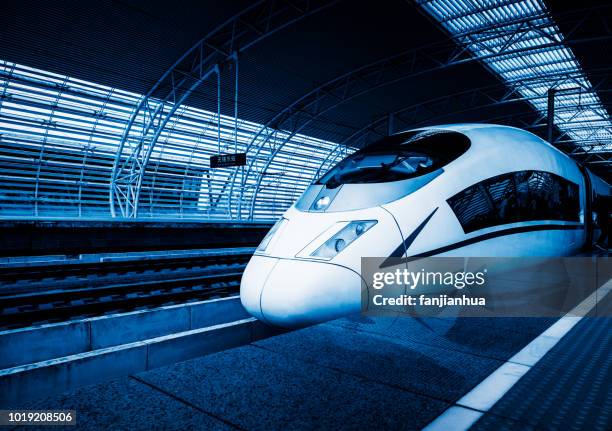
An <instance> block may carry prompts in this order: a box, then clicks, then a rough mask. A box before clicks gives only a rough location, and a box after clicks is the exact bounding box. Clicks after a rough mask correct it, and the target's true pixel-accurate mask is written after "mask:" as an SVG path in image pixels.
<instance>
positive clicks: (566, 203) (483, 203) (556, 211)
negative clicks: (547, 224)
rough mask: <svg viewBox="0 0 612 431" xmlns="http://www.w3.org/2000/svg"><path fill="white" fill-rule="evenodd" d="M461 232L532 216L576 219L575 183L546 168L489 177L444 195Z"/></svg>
mask: <svg viewBox="0 0 612 431" xmlns="http://www.w3.org/2000/svg"><path fill="white" fill-rule="evenodd" d="M447 202H448V204H449V205H450V207H451V208H452V209H453V211H454V212H455V215H456V216H457V218H458V219H459V222H460V223H461V226H462V227H463V230H464V232H465V233H469V232H473V231H476V230H479V229H484V228H487V227H491V226H497V225H502V224H508V223H516V222H521V221H535V220H562V221H579V220H580V200H579V190H578V185H576V184H574V183H572V182H570V181H568V180H566V179H564V178H561V177H560V176H558V175H555V174H552V173H550V172H542V171H521V172H512V173H509V174H504V175H499V176H497V177H493V178H489V179H487V180H484V181H482V182H480V183H478V184H474V185H473V186H470V187H468V188H467V189H465V190H463V191H462V192H459V193H457V194H456V195H455V196H453V197H451V198H450V199H448V201H447Z"/></svg>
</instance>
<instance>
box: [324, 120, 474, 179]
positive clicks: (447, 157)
mask: <svg viewBox="0 0 612 431" xmlns="http://www.w3.org/2000/svg"><path fill="white" fill-rule="evenodd" d="M469 146H470V140H469V139H468V138H467V136H465V135H463V134H461V133H457V132H450V131H445V130H427V131H420V132H405V133H400V134H397V135H393V136H389V137H387V138H383V139H382V140H380V141H378V142H375V143H374V144H372V145H369V146H368V147H366V148H364V149H361V150H359V151H357V152H355V153H353V154H352V155H350V156H348V157H347V158H346V159H344V160H342V161H341V162H340V163H338V164H337V165H336V166H334V167H333V168H332V169H330V170H329V171H328V172H327V173H326V174H325V175H323V176H322V177H321V178H319V179H318V180H317V181H316V182H315V184H321V185H325V186H326V187H327V188H330V189H333V188H336V187H338V186H340V185H342V184H366V183H385V182H391V181H400V180H406V179H410V178H415V177H419V176H421V175H425V174H427V173H429V172H433V171H435V170H437V169H440V168H442V167H443V166H445V165H446V164H448V163H449V162H451V161H452V160H454V159H456V158H457V157H459V156H460V155H461V154H463V153H465V152H466V151H467V149H468V148H469Z"/></svg>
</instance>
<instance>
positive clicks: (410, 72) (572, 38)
mask: <svg viewBox="0 0 612 431" xmlns="http://www.w3.org/2000/svg"><path fill="white" fill-rule="evenodd" d="M543 16H547V14H542V15H535V16H530V17H528V18H523V19H516V20H513V21H512V22H510V23H505V24H511V25H510V26H509V27H507V28H489V29H483V28H479V29H477V30H474V31H471V32H466V33H465V34H462V35H460V38H461V39H462V40H471V41H473V42H474V43H478V44H486V43H487V42H491V41H495V42H496V44H497V45H496V46H495V48H494V49H492V47H491V46H490V45H487V50H488V53H487V54H485V55H481V56H479V57H475V56H472V55H470V54H469V52H468V50H467V48H466V47H465V46H462V45H457V44H456V43H452V44H432V45H429V46H424V47H420V48H417V49H411V50H409V51H406V52H403V53H400V54H397V55H393V56H390V57H387V58H384V59H382V60H379V61H376V62H374V63H371V64H368V65H366V66H362V67H360V68H358V69H356V70H353V71H351V72H349V73H346V74H343V75H342V76H340V77H337V78H335V79H333V80H330V81H328V82H327V83H325V84H323V85H320V86H318V87H317V88H315V89H313V90H312V91H310V92H309V93H307V94H306V95H304V96H303V97H301V98H300V99H298V100H296V101H295V102H293V103H292V104H290V105H289V106H288V107H286V108H285V109H283V110H281V111H280V112H279V113H278V114H277V115H275V116H274V118H273V119H272V120H271V121H270V122H268V123H267V124H266V125H264V126H263V127H262V128H261V129H260V130H259V131H258V133H257V134H256V135H255V136H254V137H253V139H252V140H251V143H250V144H249V146H248V148H251V147H255V148H256V151H255V155H256V156H255V157H252V158H251V160H250V162H249V164H248V167H247V172H246V177H247V178H251V177H255V178H257V179H256V184H255V186H254V187H251V190H252V191H251V194H250V196H245V192H247V189H246V187H245V184H244V183H240V184H238V183H237V178H238V176H237V175H236V174H234V175H233V176H232V178H231V184H230V198H231V199H233V200H238V201H239V203H240V204H239V206H238V208H239V210H238V218H243V217H244V214H243V211H244V208H242V206H241V205H242V203H243V202H245V201H248V202H249V207H248V210H247V211H248V212H247V214H246V218H249V219H251V218H253V211H254V208H255V202H256V199H257V195H258V193H259V190H260V185H261V181H262V179H263V178H264V177H265V175H266V172H267V169H268V167H269V165H270V163H271V161H272V160H273V159H274V157H275V156H276V155H277V154H279V152H280V151H282V149H283V147H284V145H285V144H286V143H287V142H288V141H289V140H290V139H291V137H292V136H294V135H295V134H297V133H299V132H300V131H302V130H304V128H306V127H307V126H308V125H309V124H311V123H313V122H314V121H316V120H317V119H318V118H319V117H320V116H321V115H322V114H324V113H326V112H328V111H330V110H332V109H334V108H336V107H338V106H340V105H341V104H343V103H345V102H347V101H349V100H351V99H354V98H356V97H358V96H361V95H364V94H366V93H368V92H371V91H373V90H375V89H377V88H381V87H383V86H387V85H390V84H393V83H396V82H399V81H402V80H406V79H409V78H413V77H416V76H419V75H423V74H428V73H431V72H434V71H436V70H441V69H446V68H450V67H455V66H460V65H463V64H466V63H471V62H477V61H478V62H482V61H485V60H487V59H495V58H505V57H511V56H520V55H524V54H526V53H530V52H544V51H546V50H547V49H551V48H552V49H554V48H557V47H560V46H564V47H565V46H573V45H578V44H582V43H588V42H593V41H595V40H609V39H611V38H612V33H611V31H610V28H609V27H607V28H606V29H607V31H606V32H605V33H598V34H595V35H591V34H588V32H586V33H587V35H586V36H585V31H584V29H588V28H589V26H591V25H593V21H594V20H595V21H597V24H598V25H597V28H598V29H599V27H600V22H599V21H600V20H601V19H602V15H597V14H591V13H590V14H586V15H580V16H579V17H576V16H575V15H572V16H571V17H570V19H571V20H572V21H571V24H572V30H571V31H569V32H568V34H566V35H565V37H564V38H563V39H560V38H559V37H558V36H556V35H553V34H549V33H547V32H546V31H545V30H546V29H547V28H548V27H549V26H550V23H549V22H542V21H541V20H542V17H543ZM476 35H478V40H477V41H476V40H475V39H474V37H475V36H476ZM536 39H537V40H541V39H545V42H543V43H542V42H540V43H538V44H534V45H531V46H530V45H529V43H528V42H529V41H530V40H536ZM517 41H520V42H523V43H524V44H525V46H521V47H520V48H516V42H517ZM566 78H567V77H566V76H560V77H559V79H560V80H563V79H566ZM512 95H515V96H517V97H520V98H522V99H523V100H525V96H524V95H520V94H519V88H518V87H517V86H515V87H510V88H509V90H508V91H507V92H506V95H505V96H504V97H506V98H507V97H511V96H512ZM539 97H543V96H542V95H539ZM281 131H282V132H283V133H284V134H285V138H284V139H282V138H281V139H278V134H279V133H281ZM266 147H268V150H269V154H270V155H269V156H268V157H267V158H266V159H265V160H263V161H262V160H261V158H260V157H257V156H258V155H259V153H260V152H261V151H263V149H264V148H266ZM338 148H340V147H338ZM334 151H335V150H334ZM332 152H333V151H332ZM236 195H237V196H236Z"/></svg>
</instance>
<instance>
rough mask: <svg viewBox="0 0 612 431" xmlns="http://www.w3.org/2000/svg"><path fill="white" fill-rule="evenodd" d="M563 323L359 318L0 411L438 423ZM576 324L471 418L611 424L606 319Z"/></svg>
mask: <svg viewBox="0 0 612 431" xmlns="http://www.w3.org/2000/svg"><path fill="white" fill-rule="evenodd" d="M611 297H612V295H608V296H607V298H606V299H607V302H606V304H607V306H610V300H611V299H612V298H611ZM558 323H559V320H557V319H548V318H490V319H484V318H448V319H446V318H423V319H414V318H406V317H396V318H391V317H379V318H367V317H361V316H355V317H349V318H343V319H339V320H335V321H332V322H328V323H324V324H320V325H317V326H313V327H309V328H305V329H302V330H298V331H293V332H288V333H285V334H282V335H278V336H275V337H271V338H268V339H264V340H259V341H255V342H252V343H250V344H248V345H245V346H242V347H238V348H234V349H230V350H226V351H223V352H220V353H216V354H212V355H208V356H204V357H200V358H197V359H192V360H188V361H185V362H180V363H176V364H173V365H170V366H167V367H163V368H158V369H154V370H150V371H146V372H142V373H138V374H134V375H131V376H129V377H125V378H119V379H115V380H112V381H109V382H106V383H102V384H97V385H92V386H87V387H82V388H80V389H77V390H74V391H72V392H69V393H64V394H62V395H58V396H52V397H47V398H44V397H42V396H43V394H41V399H38V400H36V401H32V402H28V403H25V404H22V405H14V406H6V407H3V408H22V409H23V408H28V409H70V410H75V411H76V412H77V413H76V417H77V429H92V430H93V429H100V428H106V427H107V426H108V424H113V428H114V429H127V428H129V429H142V430H150V429H177V430H178V429H180V430H185V429H248V430H259V429H261V430H264V429H265V430H269V429H281V428H282V429H422V428H424V427H427V426H429V429H436V420H439V418H441V417H443V416H444V414H445V413H446V412H449V411H452V409H453V408H456V406H457V405H458V403H459V404H461V403H460V400H462V399H464V398H465V396H466V394H468V393H470V391H473V390H474V388H477V387H478V386H479V385H480V384H482V383H483V381H486V379H487V378H489V377H490V376H491V375H492V374H493V373H495V371H496V370H498V369H500V367H502V366H503V365H504V364H508V363H509V362H508V361H509V359H512V358H515V357H517V352H519V353H520V352H523V351H524V350H525V349H527V350H530V347H529V346H531V343H532V342H533V340H534V339H537V338H538V336H540V335H541V334H542V333H543V332H544V331H546V330H547V329H548V331H551V328H554V327H555V326H554V325H555V324H557V325H558ZM573 323H575V325H574V326H572V327H571V329H570V330H569V332H567V334H565V336H563V337H562V338H561V340H560V341H559V342H558V343H557V344H556V345H555V346H554V347H553V348H552V349H550V350H549V351H548V353H546V354H545V355H544V356H543V358H542V359H541V360H540V361H538V362H537V363H535V364H532V365H533V366H532V367H529V369H528V371H527V372H526V374H524V376H523V378H522V379H520V380H518V382H516V384H515V385H514V386H513V387H512V388H511V389H510V390H509V391H507V392H506V393H505V395H503V396H502V397H501V399H499V400H498V401H497V402H496V403H494V405H492V406H491V408H487V409H485V410H484V411H478V410H477V409H472V410H473V412H474V413H476V414H477V416H475V417H476V419H474V418H472V420H471V421H470V422H468V425H469V426H472V427H473V428H474V429H483V430H484V429H496V430H502V429H510V430H515V429H516V430H519V429H520V430H526V429H589V430H609V429H610V427H611V424H612V418H611V417H610V414H611V411H612V409H611V407H612V406H611V405H610V402H611V401H612V396H611V394H610V390H611V389H610V384H609V383H610V381H612V380H611V379H612V375H611V372H612V371H611V370H612V355H611V353H612V331H610V327H611V323H612V319H611V318H604V317H595V316H593V317H585V318H582V319H581V320H580V321H577V323H576V322H573ZM551 325H552V326H551ZM553 332H554V330H553ZM549 335H550V334H549ZM549 338H550V337H549ZM525 346H527V348H526V347H525ZM528 353H529V352H528ZM519 356H520V355H519ZM519 362H520V361H519ZM511 365H512V364H511ZM457 428H461V424H459V426H457V427H455V429H457ZM464 428H467V427H464ZM72 429H74V428H72ZM438 429H444V428H440V427H438ZM446 429H449V428H446ZM450 429H452V428H450Z"/></svg>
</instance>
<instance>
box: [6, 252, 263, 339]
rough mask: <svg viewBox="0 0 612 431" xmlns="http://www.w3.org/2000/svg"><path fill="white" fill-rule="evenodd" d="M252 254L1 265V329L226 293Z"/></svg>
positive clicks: (233, 290)
mask: <svg viewBox="0 0 612 431" xmlns="http://www.w3.org/2000/svg"><path fill="white" fill-rule="evenodd" d="M251 254H252V249H244V250H242V249H232V250H231V252H229V251H228V253H223V252H221V253H219V252H215V253H212V254H203V255H200V256H189V257H172V258H159V259H145V260H130V261H108V262H96V263H73V264H53V265H44V266H37V267H19V268H14V267H13V268H0V329H9V328H18V327H24V326H30V325H36V324H42V323H51V322H59V321H66V320H71V319H75V318H82V317H91V316H97V315H104V314H110V313H117V312H125V311H130V310H136V309H143V308H151V307H156V306H161V305H169V304H175V303H184V302H189V301H198V300H202V299H208V298H215V297H223V296H229V295H232V294H235V293H237V292H238V291H239V288H240V277H241V276H242V272H243V270H244V268H245V266H246V263H247V262H248V259H249V257H250V256H251Z"/></svg>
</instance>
